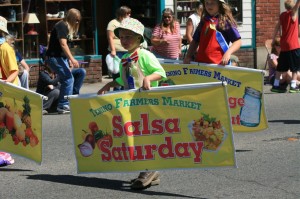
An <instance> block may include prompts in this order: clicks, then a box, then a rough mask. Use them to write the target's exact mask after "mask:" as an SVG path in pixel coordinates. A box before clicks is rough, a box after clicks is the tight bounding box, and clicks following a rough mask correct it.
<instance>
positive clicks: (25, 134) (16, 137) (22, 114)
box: [0, 96, 39, 147]
mask: <svg viewBox="0 0 300 199" xmlns="http://www.w3.org/2000/svg"><path fill="white" fill-rule="evenodd" d="M8 134H10V135H11V138H12V141H13V143H14V144H15V145H18V144H19V143H21V144H22V145H23V146H24V147H26V146H27V145H28V144H30V145H31V146H32V147H33V146H36V145H37V144H38V143H39V140H38V138H37V136H36V135H35V134H34V132H33V130H32V128H31V106H30V100H29V98H28V97H27V96H24V98H23V104H22V106H20V105H18V103H17V101H16V99H8V100H5V102H1V101H0V141H1V139H4V138H5V137H6V136H7V135H8Z"/></svg>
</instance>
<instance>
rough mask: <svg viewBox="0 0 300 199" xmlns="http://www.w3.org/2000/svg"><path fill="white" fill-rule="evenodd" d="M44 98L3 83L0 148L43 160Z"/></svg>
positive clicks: (1, 88)
mask: <svg viewBox="0 0 300 199" xmlns="http://www.w3.org/2000/svg"><path fill="white" fill-rule="evenodd" d="M42 103H43V102H42V97H41V96H40V95H38V94H36V93H34V92H32V91H28V90H26V89H23V88H19V87H16V86H14V85H12V84H8V83H3V82H0V151H6V152H9V153H14V154H16V155H20V156H23V157H25V158H28V159H30V160H33V161H35V162H37V163H41V162H42V107H43V106H42Z"/></svg>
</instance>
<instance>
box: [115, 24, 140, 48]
mask: <svg viewBox="0 0 300 199" xmlns="http://www.w3.org/2000/svg"><path fill="white" fill-rule="evenodd" d="M119 37H120V40H121V44H122V46H123V48H125V49H126V50H128V52H129V53H131V52H134V51H135V50H136V49H137V48H138V47H139V46H140V41H141V36H139V35H137V34H135V33H134V32H132V31H131V30H126V29H120V30H119Z"/></svg>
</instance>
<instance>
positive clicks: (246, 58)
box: [234, 48, 254, 68]
mask: <svg viewBox="0 0 300 199" xmlns="http://www.w3.org/2000/svg"><path fill="white" fill-rule="evenodd" d="M234 55H236V56H238V58H239V63H240V66H241V67H247V68H254V65H253V63H254V52H253V49H243V48H242V49H240V50H238V51H237V52H235V53H234Z"/></svg>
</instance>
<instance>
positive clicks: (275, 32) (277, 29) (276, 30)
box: [272, 17, 280, 44]
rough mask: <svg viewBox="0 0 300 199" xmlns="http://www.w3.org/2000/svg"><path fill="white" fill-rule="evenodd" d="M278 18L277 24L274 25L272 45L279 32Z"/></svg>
mask: <svg viewBox="0 0 300 199" xmlns="http://www.w3.org/2000/svg"><path fill="white" fill-rule="evenodd" d="M279 18H280V17H278V21H277V23H276V25H275V29H274V33H273V41H272V44H274V42H275V38H276V36H277V33H278V32H280V19H279Z"/></svg>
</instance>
